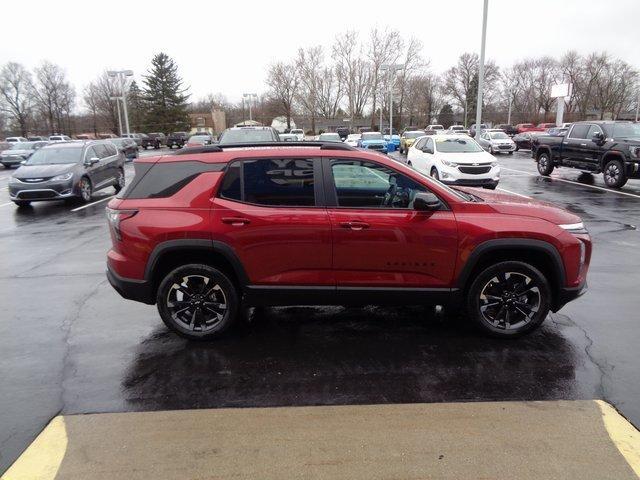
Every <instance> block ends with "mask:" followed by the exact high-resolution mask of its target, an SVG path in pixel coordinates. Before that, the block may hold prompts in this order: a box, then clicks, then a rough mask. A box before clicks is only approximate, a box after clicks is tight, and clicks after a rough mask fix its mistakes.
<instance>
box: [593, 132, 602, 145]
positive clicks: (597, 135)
mask: <svg viewBox="0 0 640 480" xmlns="http://www.w3.org/2000/svg"><path fill="white" fill-rule="evenodd" d="M591 140H593V141H594V142H596V143H599V142H602V141H603V140H604V133H602V132H596V133H594V135H593V137H591Z"/></svg>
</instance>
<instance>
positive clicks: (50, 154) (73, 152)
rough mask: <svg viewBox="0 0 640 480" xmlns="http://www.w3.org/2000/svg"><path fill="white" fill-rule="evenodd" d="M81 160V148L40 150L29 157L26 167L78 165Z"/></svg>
mask: <svg viewBox="0 0 640 480" xmlns="http://www.w3.org/2000/svg"><path fill="white" fill-rule="evenodd" d="M81 159H82V148H41V149H40V150H36V152H35V153H34V154H33V155H31V157H29V160H27V165H58V164H62V163H79V162H80V160H81Z"/></svg>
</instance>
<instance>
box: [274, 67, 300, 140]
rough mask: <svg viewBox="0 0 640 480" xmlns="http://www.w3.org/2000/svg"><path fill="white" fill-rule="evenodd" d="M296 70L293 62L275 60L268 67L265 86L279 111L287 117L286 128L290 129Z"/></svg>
mask: <svg viewBox="0 0 640 480" xmlns="http://www.w3.org/2000/svg"><path fill="white" fill-rule="evenodd" d="M298 82H299V77H298V72H297V70H296V68H295V65H294V64H289V63H283V62H277V63H274V64H272V65H271V66H270V67H269V72H268V74H267V86H268V87H269V93H270V96H271V98H272V99H273V100H275V101H276V103H277V105H278V106H279V110H280V112H281V113H282V114H283V115H284V116H285V117H287V129H289V130H290V129H291V115H292V114H293V104H294V100H295V96H296V93H297V89H298Z"/></svg>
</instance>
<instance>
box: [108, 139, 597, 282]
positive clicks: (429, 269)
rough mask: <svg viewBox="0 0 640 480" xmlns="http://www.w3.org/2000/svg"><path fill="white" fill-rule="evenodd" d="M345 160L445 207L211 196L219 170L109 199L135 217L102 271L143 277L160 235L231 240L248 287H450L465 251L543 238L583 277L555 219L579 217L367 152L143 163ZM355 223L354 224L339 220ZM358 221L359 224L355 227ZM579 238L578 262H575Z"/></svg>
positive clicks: (124, 225) (296, 151)
mask: <svg viewBox="0 0 640 480" xmlns="http://www.w3.org/2000/svg"><path fill="white" fill-rule="evenodd" d="M272 157H276V158H314V157H315V158H317V157H329V158H351V159H361V160H367V161H374V162H378V163H381V164H383V165H386V166H388V167H390V168H392V169H394V170H396V171H398V172H401V173H403V174H405V175H407V176H409V177H411V178H413V179H414V180H416V181H417V182H419V183H422V184H423V185H425V186H427V187H428V188H429V189H430V190H431V191H432V192H433V193H435V194H436V195H438V196H439V197H440V199H441V200H442V201H443V202H444V203H445V206H446V208H445V209H443V210H440V211H437V212H424V211H422V212H419V211H414V210H401V209H398V210H394V209H350V208H337V207H323V206H319V207H266V206H259V205H250V204H245V203H241V202H236V201H230V200H226V199H222V198H217V197H216V192H217V190H218V187H219V185H220V184H221V179H222V177H223V175H224V173H223V172H206V173H201V174H200V175H198V176H197V177H195V178H194V179H193V180H192V181H190V182H189V183H188V184H187V185H185V186H184V187H183V188H182V189H180V190H179V191H178V192H176V193H175V194H174V195H172V196H169V197H166V198H149V199H144V200H134V199H127V200H120V199H113V200H111V201H110V202H109V208H112V209H122V210H126V209H135V210H138V213H137V214H136V215H134V216H133V217H131V218H127V219H125V220H123V221H122V222H121V224H120V231H121V234H122V240H121V241H118V240H117V239H116V238H115V235H114V234H113V232H112V241H113V248H112V249H111V250H110V251H109V253H108V264H109V267H110V268H111V269H112V270H113V272H115V273H116V274H117V275H119V276H121V277H124V278H128V279H133V280H142V279H144V272H145V268H146V265H147V262H148V259H149V255H150V254H151V252H152V251H153V249H154V248H155V247H156V246H157V245H158V244H160V243H161V242H163V241H167V240H176V239H207V240H209V239H210V240H215V241H219V242H223V243H225V244H227V245H229V246H230V247H231V248H232V249H233V251H234V252H235V253H236V255H237V257H238V258H239V260H240V262H241V263H242V266H243V267H244V269H245V271H246V274H247V276H248V277H249V281H250V282H251V283H252V284H255V285H281V286H296V285H299V286H309V285H317V286H333V285H338V286H345V287H348V286H351V287H364V286H371V287H384V286H387V287H426V288H429V287H434V288H437V287H455V286H456V285H457V283H456V282H457V279H458V278H459V276H460V273H461V272H462V271H463V269H464V266H465V264H466V262H467V261H468V259H469V257H470V256H471V254H472V252H473V251H474V250H475V249H476V248H477V247H478V246H479V245H481V244H482V243H483V242H486V241H488V240H493V239H501V238H503V239H504V238H523V239H535V240H540V241H544V242H546V243H548V244H549V245H552V246H553V247H554V248H555V249H556V250H557V251H558V253H559V254H560V256H561V258H562V263H563V266H564V271H565V272H564V273H565V277H566V282H565V285H564V287H577V286H579V285H582V284H583V283H584V280H585V276H586V272H587V268H588V264H589V260H590V257H591V241H590V239H589V236H588V235H579V234H578V235H576V234H571V233H568V232H567V231H565V230H563V229H562V228H560V227H559V226H558V225H560V224H573V223H579V222H580V218H579V217H577V216H576V215H574V214H572V213H570V212H567V211H565V210H563V209H560V208H558V207H555V206H553V205H550V204H545V203H541V202H537V201H534V200H532V199H527V198H522V197H517V196H513V195H509V194H505V193H498V192H492V191H488V190H483V189H461V190H466V191H467V192H472V193H473V194H474V195H475V196H477V197H480V198H481V199H482V200H481V201H478V202H471V201H467V200H464V199H462V198H460V197H459V196H458V195H456V194H454V193H452V192H451V191H450V190H449V189H447V188H446V187H444V186H442V185H441V184H438V183H434V182H433V181H431V180H430V179H428V178H426V177H425V176H423V175H421V174H419V173H418V172H416V171H415V170H413V169H411V168H410V167H408V166H407V165H405V164H401V163H398V162H396V161H394V160H392V159H390V158H388V157H386V156H383V155H380V154H377V153H368V152H365V151H350V150H332V151H326V150H325V151H323V150H319V149H318V148H317V147H315V148H314V147H299V148H298V147H287V148H280V147H271V148H269V147H266V148H265V147H261V148H238V149H225V150H224V151H223V152H215V153H200V154H186V155H176V156H161V157H147V158H143V159H139V160H137V161H138V162H142V163H154V162H180V161H194V160H195V161H201V162H209V163H227V162H229V161H231V160H235V159H240V158H272ZM348 222H351V223H353V222H356V224H355V226H356V228H355V229H354V228H351V227H345V226H344V225H343V224H345V223H348ZM357 222H360V223H362V224H365V225H366V226H365V227H364V228H359V227H360V226H362V225H360V226H359V225H358V223H357ZM581 243H583V244H584V245H585V262H584V265H583V266H582V268H580V255H581Z"/></svg>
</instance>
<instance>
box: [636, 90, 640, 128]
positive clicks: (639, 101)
mask: <svg viewBox="0 0 640 480" xmlns="http://www.w3.org/2000/svg"><path fill="white" fill-rule="evenodd" d="M638 113H640V88H639V89H638V98H637V99H636V122H637V121H638Z"/></svg>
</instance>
